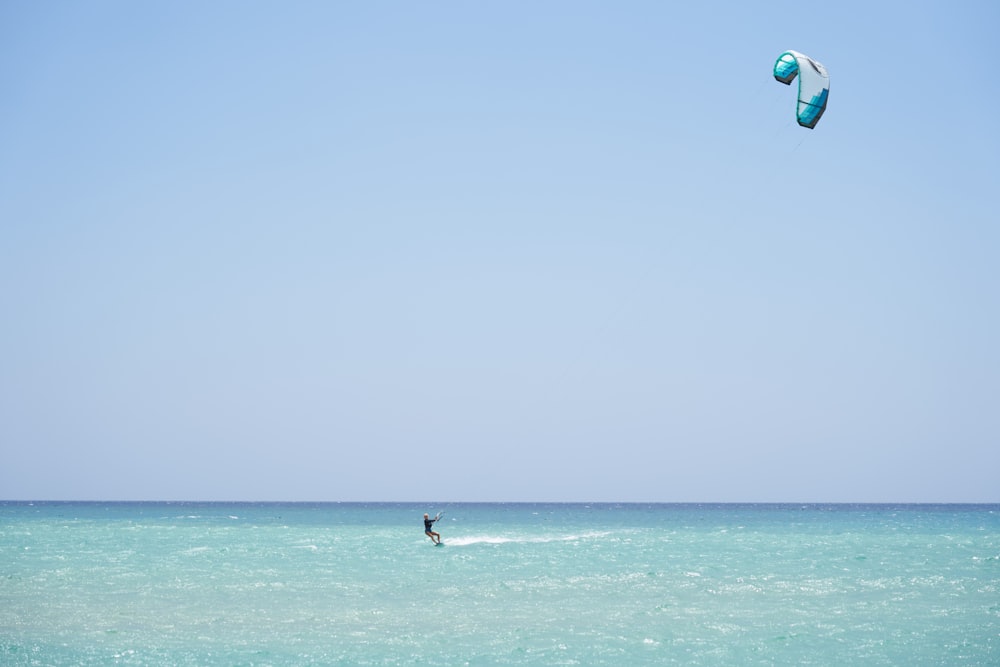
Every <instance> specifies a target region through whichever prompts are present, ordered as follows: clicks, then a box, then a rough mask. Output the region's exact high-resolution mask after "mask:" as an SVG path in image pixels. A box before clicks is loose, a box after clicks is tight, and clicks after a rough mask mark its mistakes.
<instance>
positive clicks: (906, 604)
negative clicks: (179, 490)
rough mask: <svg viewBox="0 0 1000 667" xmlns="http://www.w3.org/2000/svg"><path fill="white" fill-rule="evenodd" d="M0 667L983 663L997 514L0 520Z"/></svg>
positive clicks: (13, 505) (219, 509)
mask: <svg viewBox="0 0 1000 667" xmlns="http://www.w3.org/2000/svg"><path fill="white" fill-rule="evenodd" d="M442 510H443V511H444V512H445V514H444V516H443V517H442V519H441V521H440V522H439V524H438V530H439V531H440V532H441V534H442V536H443V539H444V541H445V546H443V547H434V546H432V545H431V543H430V541H429V540H428V539H427V538H426V537H425V536H424V534H423V523H422V517H423V513H424V512H425V511H426V512H430V513H431V515H433V514H435V513H436V512H438V511H442ZM0 665H53V666H56V665H74V666H76V665H171V666H174V665H199V666H203V665H226V666H234V665H907V666H912V665H934V666H939V665H989V666H992V667H996V666H997V665H1000V505H898V506H897V505H729V504H723V505H674V504H668V505H642V504H626V505H616V504H438V505H431V504H427V505H419V504H412V503H364V504H362V503H356V504H355V503H331V504H307V503H293V504H276V503H27V502H0Z"/></svg>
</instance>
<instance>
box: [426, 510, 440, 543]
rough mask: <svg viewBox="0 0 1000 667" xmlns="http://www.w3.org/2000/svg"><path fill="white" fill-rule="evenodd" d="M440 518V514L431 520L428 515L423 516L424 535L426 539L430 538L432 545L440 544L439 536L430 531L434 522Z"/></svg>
mask: <svg viewBox="0 0 1000 667" xmlns="http://www.w3.org/2000/svg"><path fill="white" fill-rule="evenodd" d="M440 518H441V515H440V514H438V515H437V516H436V517H434V518H433V519H432V518H431V515H430V514H426V513H425V514H424V534H425V535H426V536H427V537H429V538H431V542H433V543H434V544H441V534H440V533H435V532H434V531H433V530H431V529H432V528H433V526H434V522H435V521H437V520H438V519H440Z"/></svg>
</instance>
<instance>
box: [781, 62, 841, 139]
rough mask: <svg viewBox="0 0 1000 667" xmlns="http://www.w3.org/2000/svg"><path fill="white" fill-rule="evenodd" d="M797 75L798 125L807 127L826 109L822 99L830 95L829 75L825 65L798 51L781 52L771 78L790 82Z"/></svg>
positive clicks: (812, 124) (814, 125) (816, 121)
mask: <svg viewBox="0 0 1000 667" xmlns="http://www.w3.org/2000/svg"><path fill="white" fill-rule="evenodd" d="M796 75H798V77H799V106H798V109H797V117H798V120H799V125H801V126H802V127H808V128H809V129H810V130H811V129H813V128H814V127H816V123H818V122H819V119H820V118H821V117H822V116H823V112H824V111H826V98H827V97H829V96H830V75H829V74H828V73H827V71H826V68H825V67H823V66H822V65H821V64H819V63H818V62H816V61H815V60H813V59H812V58H810V57H809V56H807V55H805V54H802V53H799V52H798V51H785V52H784V53H782V54H781V55H780V56H778V61H777V62H776V63H774V78H775V79H777V80H778V81H780V82H781V83H783V84H785V85H791V83H792V81H793V80H794V79H795V76H796Z"/></svg>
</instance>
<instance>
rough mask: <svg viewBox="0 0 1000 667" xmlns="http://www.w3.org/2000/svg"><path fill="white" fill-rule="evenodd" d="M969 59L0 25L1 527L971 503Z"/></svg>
mask: <svg viewBox="0 0 1000 667" xmlns="http://www.w3.org/2000/svg"><path fill="white" fill-rule="evenodd" d="M998 25H1000V4H998V3H996V2H993V1H990V0H984V1H983V2H961V1H957V2H956V1H952V2H944V1H941V2H919V1H918V2H876V3H872V2H867V1H866V2H837V3H825V4H816V3H812V4H810V3H801V2H794V3H780V2H767V3H734V2H696V3H668V2H603V3H598V2H585V1H580V0H573V1H570V2H555V1H553V2H533V1H532V2H512V1H508V2H496V3H460V2H430V1H427V2H364V3H362V2H357V3H347V2H344V3H337V2H283V3H278V2H244V1H242V0H241V1H239V2H221V1H220V2H208V3H205V2H161V3H153V2H144V3H135V2H125V1H111V0H109V1H95V2H31V1H27V0H25V1H16V0H7V1H6V2H3V3H2V4H0V318H2V319H0V454H2V464H0V498H14V499H205V500H307V501H314V500H422V499H426V500H454V501H462V500H480V501H500V500H507V501H519V500H551V501H587V500H594V501H600V500H609V501H667V502H669V501H760V502H763V501H790V502H798V501H833V502H835V501H845V502H852V501H858V502H876V501H890V502H906V501H928V502H965V501H971V502H997V501H1000V215H998V212H997V195H998V192H1000V132H998V130H997V125H996V123H997V120H998V115H997V114H998V112H997V109H998V106H1000V85H998V77H997V74H996V67H997V65H998V63H1000V46H998V44H1000V42H998V40H997V37H996V29H997V26H998ZM786 49H795V50H798V51H802V52H804V53H807V54H809V55H810V56H812V57H814V58H815V59H817V60H819V61H820V62H822V63H823V64H824V65H826V67H827V69H828V70H829V71H830V75H831V93H830V104H829V108H828V110H827V113H826V115H825V116H824V117H823V119H822V120H821V121H820V123H819V125H818V127H817V128H816V129H815V130H812V131H810V130H806V129H804V128H800V127H798V126H797V125H796V124H795V123H794V107H795V102H794V95H795V91H794V87H793V88H789V87H786V86H783V85H781V84H779V83H777V82H776V81H774V79H773V78H772V76H771V68H772V65H773V63H774V60H775V59H776V58H777V56H778V55H779V54H780V53H781V52H782V51H784V50H786Z"/></svg>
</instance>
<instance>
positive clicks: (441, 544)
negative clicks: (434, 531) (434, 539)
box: [434, 542, 444, 547]
mask: <svg viewBox="0 0 1000 667" xmlns="http://www.w3.org/2000/svg"><path fill="white" fill-rule="evenodd" d="M434 546H436V547H443V546H444V542H438V543H437V544H435V545H434Z"/></svg>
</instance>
